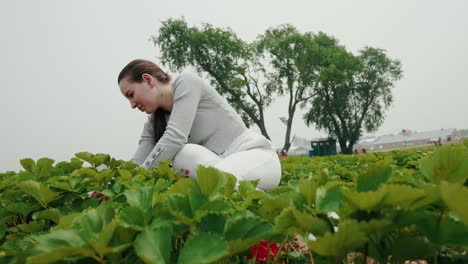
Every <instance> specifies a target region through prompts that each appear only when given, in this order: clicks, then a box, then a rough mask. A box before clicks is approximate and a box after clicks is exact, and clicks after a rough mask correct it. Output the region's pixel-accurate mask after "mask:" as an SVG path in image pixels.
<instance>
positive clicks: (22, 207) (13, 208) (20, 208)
mask: <svg viewBox="0 0 468 264" xmlns="http://www.w3.org/2000/svg"><path fill="white" fill-rule="evenodd" d="M5 208H6V209H7V210H8V211H10V212H15V213H20V214H21V215H23V216H27V215H28V214H29V213H31V212H34V211H35V210H37V209H39V208H41V206H40V205H39V204H38V203H35V202H34V204H32V205H30V204H27V203H22V202H19V203H11V204H8V205H7V206H5Z"/></svg>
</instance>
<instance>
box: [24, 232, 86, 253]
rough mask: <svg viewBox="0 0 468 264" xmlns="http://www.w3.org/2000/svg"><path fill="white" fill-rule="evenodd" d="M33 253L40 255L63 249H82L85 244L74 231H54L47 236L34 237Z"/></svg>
mask: <svg viewBox="0 0 468 264" xmlns="http://www.w3.org/2000/svg"><path fill="white" fill-rule="evenodd" d="M33 239H34V240H35V241H36V246H35V247H34V249H33V252H34V253H42V252H49V251H53V250H56V249H58V248H64V247H82V246H84V245H85V244H86V243H85V241H84V240H83V239H82V238H81V236H80V235H79V234H77V233H76V231H75V230H56V231H52V232H50V233H48V234H44V235H39V236H34V237H33Z"/></svg>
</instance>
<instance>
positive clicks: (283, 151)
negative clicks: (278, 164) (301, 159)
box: [280, 149, 288, 158]
mask: <svg viewBox="0 0 468 264" xmlns="http://www.w3.org/2000/svg"><path fill="white" fill-rule="evenodd" d="M280 157H282V158H287V157H288V151H287V150H285V149H283V150H281V152H280Z"/></svg>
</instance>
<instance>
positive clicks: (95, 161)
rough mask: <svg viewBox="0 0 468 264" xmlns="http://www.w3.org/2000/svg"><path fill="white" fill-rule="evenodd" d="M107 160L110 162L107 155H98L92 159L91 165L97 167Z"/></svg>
mask: <svg viewBox="0 0 468 264" xmlns="http://www.w3.org/2000/svg"><path fill="white" fill-rule="evenodd" d="M109 160H110V156H109V155H108V154H102V153H98V154H96V155H94V156H93V157H92V162H93V163H92V164H93V165H94V166H96V167H97V166H99V165H101V164H104V163H105V162H107V161H109Z"/></svg>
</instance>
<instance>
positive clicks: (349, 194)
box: [344, 191, 385, 212]
mask: <svg viewBox="0 0 468 264" xmlns="http://www.w3.org/2000/svg"><path fill="white" fill-rule="evenodd" d="M344 197H345V200H346V202H348V203H349V204H350V205H352V207H353V208H356V209H358V210H363V211H368V212H369V211H372V210H373V209H376V208H377V207H378V206H379V205H380V204H381V202H382V200H383V198H384V197H385V193H384V192H381V191H376V192H373V191H368V192H355V191H346V192H344Z"/></svg>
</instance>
